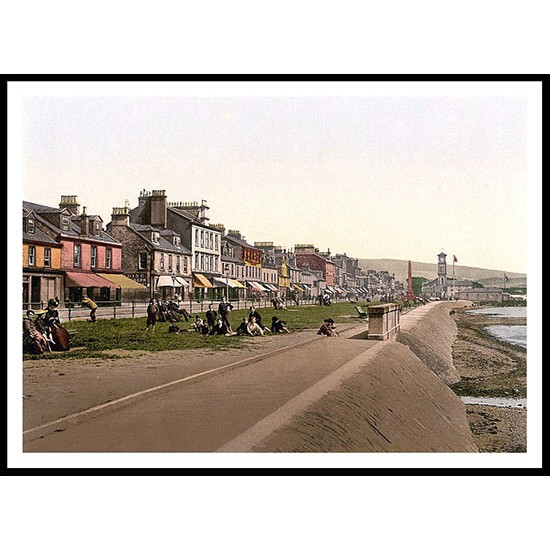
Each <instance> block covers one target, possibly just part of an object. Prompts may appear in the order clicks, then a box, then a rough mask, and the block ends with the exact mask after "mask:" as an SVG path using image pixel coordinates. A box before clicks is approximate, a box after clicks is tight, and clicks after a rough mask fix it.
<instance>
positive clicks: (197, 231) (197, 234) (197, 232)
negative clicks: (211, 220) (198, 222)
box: [195, 229, 199, 246]
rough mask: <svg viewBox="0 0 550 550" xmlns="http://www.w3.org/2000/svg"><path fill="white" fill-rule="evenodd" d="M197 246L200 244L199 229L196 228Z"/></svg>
mask: <svg viewBox="0 0 550 550" xmlns="http://www.w3.org/2000/svg"><path fill="white" fill-rule="evenodd" d="M195 246H199V230H198V229H195Z"/></svg>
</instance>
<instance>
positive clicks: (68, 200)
mask: <svg viewBox="0 0 550 550" xmlns="http://www.w3.org/2000/svg"><path fill="white" fill-rule="evenodd" d="M23 210H24V211H26V212H34V214H35V216H36V220H37V224H38V225H39V227H40V229H41V230H42V231H43V232H44V233H45V234H47V235H48V236H49V237H51V238H52V239H54V240H55V241H56V242H57V243H59V244H61V265H60V268H61V270H63V271H64V272H65V281H64V287H65V288H64V294H65V295H64V296H60V297H59V298H61V299H62V300H63V299H64V300H65V301H69V302H77V303H78V302H80V301H81V300H82V298H83V296H89V297H90V298H92V299H94V300H99V301H109V300H115V299H117V300H118V299H120V285H119V284H117V283H114V282H112V281H110V280H109V279H107V278H106V277H107V276H109V275H114V274H121V273H122V245H121V243H120V242H119V241H117V240H116V239H114V238H113V237H111V236H110V235H109V234H108V233H106V232H105V231H103V220H102V219H101V218H100V217H99V216H97V215H90V214H88V213H87V211H86V207H84V208H83V209H82V213H81V212H80V204H79V203H78V202H77V200H76V196H75V195H64V196H62V197H61V202H60V203H59V207H58V208H52V207H49V206H44V205H40V204H35V203H30V202H23ZM102 274H104V275H106V277H102Z"/></svg>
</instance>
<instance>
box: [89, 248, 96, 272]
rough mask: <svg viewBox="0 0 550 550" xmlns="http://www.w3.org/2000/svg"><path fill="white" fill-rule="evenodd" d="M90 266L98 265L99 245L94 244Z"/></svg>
mask: <svg viewBox="0 0 550 550" xmlns="http://www.w3.org/2000/svg"><path fill="white" fill-rule="evenodd" d="M90 266H91V267H97V246H92V250H91V256H90Z"/></svg>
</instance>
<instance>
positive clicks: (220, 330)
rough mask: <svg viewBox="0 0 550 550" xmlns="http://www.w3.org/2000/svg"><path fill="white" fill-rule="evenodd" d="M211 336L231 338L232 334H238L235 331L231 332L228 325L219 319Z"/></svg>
mask: <svg viewBox="0 0 550 550" xmlns="http://www.w3.org/2000/svg"><path fill="white" fill-rule="evenodd" d="M210 334H218V335H220V336H224V335H225V336H231V334H236V333H234V332H233V331H231V332H229V330H228V329H227V325H226V324H225V323H224V322H223V321H222V319H221V318H219V319H218V321H217V322H216V324H215V325H214V330H213V331H212V332H211V333H210Z"/></svg>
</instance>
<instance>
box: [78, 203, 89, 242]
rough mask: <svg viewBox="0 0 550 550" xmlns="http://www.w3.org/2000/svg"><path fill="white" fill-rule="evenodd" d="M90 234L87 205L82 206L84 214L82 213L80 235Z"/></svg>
mask: <svg viewBox="0 0 550 550" xmlns="http://www.w3.org/2000/svg"><path fill="white" fill-rule="evenodd" d="M89 234H90V228H89V227H88V212H87V208H86V207H85V206H83V207H82V214H80V235H81V236H82V237H88V236H89Z"/></svg>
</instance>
